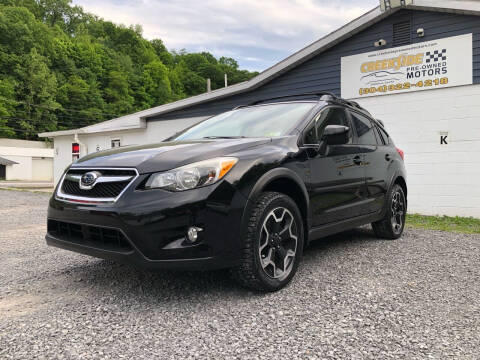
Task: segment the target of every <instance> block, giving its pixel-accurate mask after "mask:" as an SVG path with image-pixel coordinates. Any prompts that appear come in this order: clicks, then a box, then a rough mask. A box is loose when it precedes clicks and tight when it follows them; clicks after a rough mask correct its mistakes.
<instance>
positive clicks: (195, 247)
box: [46, 176, 247, 270]
mask: <svg viewBox="0 0 480 360" xmlns="http://www.w3.org/2000/svg"><path fill="white" fill-rule="evenodd" d="M143 180H144V179H143V176H140V177H139V179H137V181H135V184H132V186H130V187H129V189H128V190H127V191H126V192H125V193H124V194H123V195H122V196H121V197H120V198H119V199H118V201H117V202H116V203H113V204H99V205H85V204H73V203H68V202H64V201H61V200H58V199H56V198H55V196H53V197H52V199H51V200H50V203H49V208H48V232H47V235H46V241H47V244H48V245H51V246H56V247H59V248H63V249H67V250H71V251H75V252H78V253H82V254H87V255H91V256H95V257H99V258H103V259H110V260H114V261H118V262H122V263H128V264H133V265H138V266H141V267H146V268H171V269H186V270H204V269H213V268H224V267H231V266H236V265H238V264H239V263H240V258H239V254H240V250H241V219H242V214H243V209H244V208H245V205H246V202H247V200H246V198H245V197H244V196H243V195H242V194H241V193H240V192H239V191H237V190H236V189H235V187H234V186H232V185H231V184H229V183H228V182H226V181H222V182H220V183H218V184H214V185H212V186H207V187H204V188H199V189H194V190H189V191H184V192H177V193H171V192H168V191H164V190H136V187H137V185H138V184H140V183H141V182H142V181H143ZM190 226H197V227H201V228H202V229H203V231H202V232H200V237H199V240H198V241H197V242H196V243H194V244H190V243H189V242H188V241H187V240H186V233H187V230H188V228H189V227H190ZM117 245H118V246H117ZM120 245H122V246H120Z"/></svg>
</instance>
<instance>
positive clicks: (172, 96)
mask: <svg viewBox="0 0 480 360" xmlns="http://www.w3.org/2000/svg"><path fill="white" fill-rule="evenodd" d="M225 73H226V74H227V75H228V80H229V85H231V84H235V83H238V82H241V81H245V80H248V79H250V78H251V77H253V76H255V75H256V73H252V72H248V71H246V70H240V69H239V68H238V64H237V62H236V61H235V60H234V59H232V58H227V57H221V58H220V59H217V58H215V57H214V56H213V55H211V54H210V53H207V52H203V53H187V52H186V51H184V50H180V51H168V50H167V48H166V47H165V45H164V44H163V42H162V40H160V39H154V40H147V39H145V38H144V37H143V36H142V29H141V27H140V26H138V25H137V26H135V27H125V26H118V25H115V24H113V23H112V22H109V21H105V20H103V19H101V18H99V17H97V16H95V15H93V14H89V13H86V12H84V11H83V9H82V8H81V7H78V6H72V5H71V1H70V0H39V1H38V0H37V1H35V0H0V137H11V138H22V139H36V134H37V133H38V132H43V131H55V130H63V129H71V128H77V127H82V126H86V125H91V124H94V123H97V122H99V121H103V120H107V119H111V118H114V117H118V116H121V115H124V114H128V113H131V112H134V111H138V110H142V109H146V108H149V107H152V106H157V105H161V104H164V103H167V102H171V101H175V100H178V99H181V98H184V97H188V96H192V95H196V94H199V93H202V92H204V91H205V90H206V78H210V79H212V89H216V88H220V87H223V86H224V74H225Z"/></svg>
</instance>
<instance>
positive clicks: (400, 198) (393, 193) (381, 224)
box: [372, 184, 407, 240]
mask: <svg viewBox="0 0 480 360" xmlns="http://www.w3.org/2000/svg"><path fill="white" fill-rule="evenodd" d="M406 215H407V199H406V198H405V193H404V192H403V189H402V187H401V186H400V185H398V184H394V185H393V186H392V188H391V190H390V192H389V193H388V194H387V209H386V211H385V217H384V218H383V219H382V220H380V221H377V222H374V223H372V228H373V231H374V233H375V235H377V236H378V237H379V238H383V239H390V240H394V239H398V238H399V237H400V236H402V233H403V229H404V228H405V219H406Z"/></svg>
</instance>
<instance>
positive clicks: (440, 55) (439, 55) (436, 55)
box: [426, 49, 447, 64]
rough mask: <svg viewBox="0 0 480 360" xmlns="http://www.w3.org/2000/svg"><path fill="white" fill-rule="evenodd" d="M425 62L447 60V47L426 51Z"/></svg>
mask: <svg viewBox="0 0 480 360" xmlns="http://www.w3.org/2000/svg"><path fill="white" fill-rule="evenodd" d="M426 55H427V64H428V63H430V62H437V61H445V60H447V49H443V50H442V51H440V50H435V51H434V52H433V53H432V52H430V51H427V54H426Z"/></svg>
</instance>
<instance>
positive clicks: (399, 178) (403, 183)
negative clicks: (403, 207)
mask: <svg viewBox="0 0 480 360" xmlns="http://www.w3.org/2000/svg"><path fill="white" fill-rule="evenodd" d="M394 184H398V185H400V186H401V187H402V190H403V193H404V194H405V201H407V182H406V181H405V179H404V178H403V176H401V175H399V176H397V178H396V179H395V181H394ZM407 203H408V202H407Z"/></svg>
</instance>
